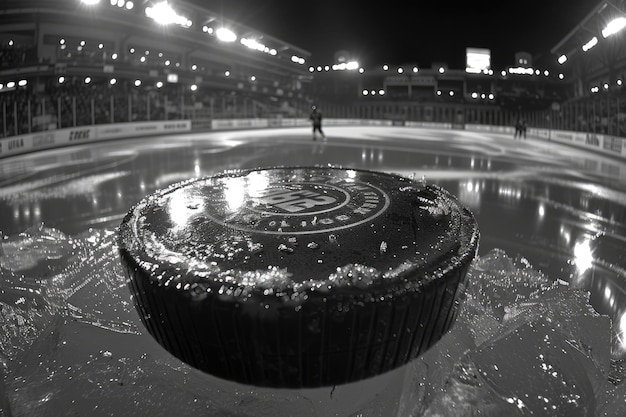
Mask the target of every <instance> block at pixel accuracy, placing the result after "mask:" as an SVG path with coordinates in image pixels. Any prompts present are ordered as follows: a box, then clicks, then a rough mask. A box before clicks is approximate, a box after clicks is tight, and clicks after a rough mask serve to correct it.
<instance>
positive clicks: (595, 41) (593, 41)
mask: <svg viewBox="0 0 626 417" xmlns="http://www.w3.org/2000/svg"><path fill="white" fill-rule="evenodd" d="M597 44H598V38H597V37H595V36H594V37H593V38H591V39H589V41H588V42H587V43H586V44H584V45H583V51H584V52H587V51H588V50H590V49H591V48H593V47H594V46H596V45H597Z"/></svg>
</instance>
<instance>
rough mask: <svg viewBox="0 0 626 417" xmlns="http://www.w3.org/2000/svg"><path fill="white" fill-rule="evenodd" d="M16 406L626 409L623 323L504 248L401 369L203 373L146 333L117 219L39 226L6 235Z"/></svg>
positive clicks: (0, 400)
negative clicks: (301, 379)
mask: <svg viewBox="0 0 626 417" xmlns="http://www.w3.org/2000/svg"><path fill="white" fill-rule="evenodd" d="M0 248H1V249H0V316H1V317H0V326H1V327H2V328H1V333H0V365H1V366H0V377H2V378H0V415H2V416H31V415H55V416H75V415H89V416H117V415H133V416H151V417H152V416H172V415H220V416H282V415H293V416H316V415H319V416H335V415H336V416H378V415H380V416H393V415H397V416H398V417H405V416H407V417H408V416H474V415H486V416H490V415H493V416H496V415H510V416H516V415H520V416H522V415H540V416H543V415H549V416H555V415H564V416H565V415H567V416H622V415H626V403H625V398H626V388H625V387H626V384H623V383H621V381H622V380H623V379H624V369H623V368H624V367H623V364H620V363H616V362H614V361H612V360H611V352H610V349H611V340H610V338H611V323H610V320H609V319H608V318H607V317H604V316H600V315H598V314H597V313H595V312H594V311H593V309H592V308H591V307H590V306H589V303H588V294H587V293H586V292H584V291H582V290H577V289H572V288H570V287H569V286H567V285H566V284H565V283H563V282H562V281H558V280H557V281H554V280H553V278H556V277H546V276H544V275H543V274H541V273H540V272H537V271H536V270H534V269H533V268H532V266H531V265H529V263H528V262H527V261H525V260H524V259H517V260H516V259H512V258H511V257H509V256H508V255H507V254H506V253H504V252H503V251H500V250H494V251H491V252H489V253H488V254H486V255H484V256H482V257H480V258H479V259H477V260H475V262H474V263H473V265H472V267H471V269H470V276H469V277H468V282H469V285H468V288H467V292H466V300H465V302H464V304H463V308H462V310H461V313H460V315H459V318H458V320H457V323H456V325H455V326H454V328H453V329H452V331H451V333H450V334H448V335H446V336H445V337H444V338H443V339H442V340H441V341H440V342H439V343H438V344H437V345H436V346H435V347H433V348H432V349H431V350H429V351H428V352H427V353H426V354H425V355H424V356H423V357H421V358H419V359H416V360H414V361H413V362H411V363H409V364H408V365H407V366H405V367H403V368H401V369H400V370H398V371H397V372H392V373H388V374H384V375H382V376H380V377H377V378H374V379H370V380H366V381H362V382H358V383H354V384H348V385H345V386H339V387H328V388H322V389H319V390H294V391H290V390H271V389H260V388H254V387H248V386H244V385H240V384H234V383H230V382H226V381H222V380H219V379H217V378H213V377H211V376H210V375H206V374H203V373H201V372H199V371H196V370H194V369H192V368H190V367H188V366H186V365H184V364H182V363H180V361H178V360H177V359H175V358H173V357H172V356H171V355H169V354H168V353H167V352H165V351H164V350H163V349H162V348H161V347H160V346H158V345H157V344H156V342H155V341H154V340H153V339H152V338H151V337H150V336H149V335H148V334H147V332H145V331H144V329H143V327H142V326H141V324H140V322H139V319H138V317H137V315H136V313H135V311H134V308H133V307H132V304H131V302H130V295H129V292H128V290H127V287H126V282H125V278H124V277H123V274H122V270H121V267H120V265H119V261H118V255H117V248H116V246H115V231H113V230H90V231H88V232H86V233H84V234H81V235H78V236H74V237H72V236H67V235H65V234H63V233H62V232H60V231H58V230H55V229H51V228H47V227H43V226H41V227H37V228H33V229H31V230H28V231H26V232H24V233H22V234H20V235H16V236H10V237H5V238H4V239H3V240H1V241H0Z"/></svg>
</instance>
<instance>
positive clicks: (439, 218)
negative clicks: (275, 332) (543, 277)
mask: <svg viewBox="0 0 626 417" xmlns="http://www.w3.org/2000/svg"><path fill="white" fill-rule="evenodd" d="M119 243H120V248H121V249H122V250H126V251H127V252H128V255H129V256H130V257H132V258H133V259H135V260H136V262H137V264H138V265H140V266H141V267H142V268H143V269H145V270H147V271H152V277H153V278H154V279H156V280H162V281H163V282H162V283H163V284H164V285H172V286H178V287H181V288H183V287H184V288H186V289H188V288H189V286H192V285H193V286H196V287H198V286H199V288H200V290H201V291H199V290H198V292H202V291H204V290H208V291H216V292H219V293H222V292H226V293H228V294H234V295H237V294H243V295H245V294H250V293H251V292H257V291H260V292H264V293H267V291H268V290H270V291H283V292H285V291H287V292H290V293H298V292H302V291H306V290H309V289H313V290H315V289H323V290H324V291H333V289H335V288H345V287H355V288H359V287H364V286H369V287H371V286H377V285H383V284H385V283H392V282H398V280H407V278H406V277H407V276H409V275H410V276H411V277H412V278H411V282H408V281H407V283H405V285H419V282H415V281H416V279H415V276H416V274H415V272H417V275H418V276H419V277H420V279H421V280H428V279H435V278H437V277H438V276H441V275H442V274H443V273H445V269H448V268H452V267H455V266H456V265H457V264H459V263H462V262H465V261H467V258H468V257H469V258H472V257H473V256H474V255H475V251H476V249H477V244H478V227H477V225H476V222H475V220H474V218H473V216H472V215H471V213H470V212H469V211H468V210H467V209H465V208H463V207H462V206H461V205H460V204H459V202H458V201H457V200H456V199H455V198H454V197H453V196H452V195H450V194H449V193H448V192H446V191H445V190H443V189H441V188H439V187H435V186H429V185H425V184H423V183H419V182H416V181H414V180H411V179H408V178H404V177H400V176H396V175H389V174H384V173H378V172H372V171H363V170H353V169H342V168H322V167H279V168H267V169H255V170H240V171H232V172H226V173H223V174H219V175H215V176H212V177H205V178H199V179H193V180H189V181H185V182H182V183H178V184H174V185H172V186H170V187H168V188H166V189H164V190H161V191H158V192H157V193H155V194H152V195H150V196H148V197H146V198H145V199H144V200H142V201H141V202H140V203H139V204H137V205H136V206H135V207H133V208H132V209H131V211H130V212H129V213H128V215H127V216H126V218H125V219H124V221H123V222H122V224H121V226H120V242H119Z"/></svg>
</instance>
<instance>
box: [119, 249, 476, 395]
mask: <svg viewBox="0 0 626 417" xmlns="http://www.w3.org/2000/svg"><path fill="white" fill-rule="evenodd" d="M122 259H123V262H124V264H125V265H126V271H127V274H128V276H129V285H130V288H131V291H132V294H133V300H134V302H135V306H136V309H137V311H138V312H139V315H140V317H141V320H142V322H143V324H144V325H145V327H146V329H147V330H148V332H149V333H150V334H151V335H152V336H153V337H154V338H155V339H156V340H157V341H158V343H159V344H161V345H162V346H163V347H164V348H165V349H166V350H168V351H169V352H170V353H171V354H173V355H174V356H176V357H177V358H179V359H181V360H182V361H184V362H186V363H188V364H189V365H191V366H193V367H195V368H198V369H200V370H203V371H205V372H208V373H210V374H212V375H215V376H217V377H220V378H224V379H228V380H233V381H238V382H242V383H246V384H252V385H259V386H274V387H317V386H326V385H335V384H341V383H346V382H352V381H357V380H360V379H363V378H367V377H372V376H375V375H379V374H381V373H383V372H386V371H390V370H392V369H395V368H397V367H399V366H402V365H404V364H405V363H407V362H408V361H410V360H412V359H414V358H416V357H418V356H419V355H420V354H421V353H423V352H425V351H426V350H427V349H428V348H429V347H430V346H432V345H433V344H434V343H435V342H437V341H438V340H439V339H440V338H441V337H442V336H443V335H444V334H445V333H446V332H447V331H448V330H449V328H450V327H451V326H452V324H453V322H454V320H455V319H456V314H457V310H458V305H459V302H460V300H459V297H460V291H458V290H457V289H458V288H459V286H462V285H463V282H464V280H465V276H466V273H467V269H468V266H469V264H466V265H462V266H461V267H459V268H456V269H452V270H450V271H449V272H448V274H447V275H446V276H443V277H440V278H439V279H437V280H435V281H433V282H432V284H431V285H425V286H424V287H422V289H421V291H419V292H409V293H406V294H403V295H402V296H399V297H394V298H390V299H387V300H382V301H381V300H376V299H372V300H371V302H369V303H366V304H363V305H349V303H346V300H336V299H335V300H326V302H323V301H321V300H320V302H310V303H308V304H306V305H304V306H302V308H300V309H298V311H296V310H295V309H294V308H293V307H273V308H271V309H269V310H264V309H263V307H262V306H259V308H258V309H255V310H256V313H254V312H247V313H243V312H242V310H243V308H242V306H241V305H240V304H239V303H237V302H233V301H232V300H226V301H222V300H220V299H219V298H218V297H206V298H205V299H203V300H202V301H201V302H197V301H194V302H191V300H190V298H189V296H188V295H186V294H184V293H181V291H178V290H176V289H175V288H173V287H164V286H163V285H160V284H159V282H158V281H156V280H153V279H151V278H150V274H149V273H148V272H147V271H144V270H142V269H141V268H139V267H138V265H137V264H136V263H135V262H134V260H133V259H132V257H130V256H129V254H128V253H125V252H124V251H122ZM272 310H273V311H272Z"/></svg>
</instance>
